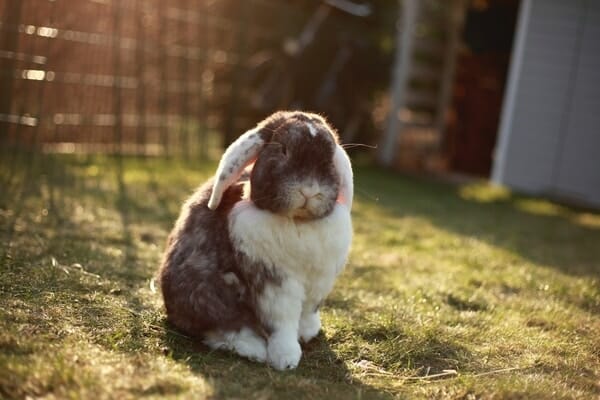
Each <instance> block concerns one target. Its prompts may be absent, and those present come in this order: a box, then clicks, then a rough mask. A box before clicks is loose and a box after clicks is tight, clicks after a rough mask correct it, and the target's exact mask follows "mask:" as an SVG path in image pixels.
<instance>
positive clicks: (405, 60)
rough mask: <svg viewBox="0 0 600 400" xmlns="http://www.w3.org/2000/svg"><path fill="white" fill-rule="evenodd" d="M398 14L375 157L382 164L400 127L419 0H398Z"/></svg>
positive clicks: (389, 157) (390, 153)
mask: <svg viewBox="0 0 600 400" xmlns="http://www.w3.org/2000/svg"><path fill="white" fill-rule="evenodd" d="M399 9H400V15H399V18H398V20H399V22H400V26H399V27H398V31H397V36H396V54H395V60H394V71H393V78H392V104H391V108H390V113H389V116H388V124H387V128H386V131H385V133H384V136H383V138H382V140H381V142H380V144H379V154H378V161H379V163H381V164H382V165H384V166H388V167H389V166H391V165H392V164H393V162H394V159H395V156H396V152H397V151H398V139H399V137H400V134H401V130H402V123H401V121H400V110H401V109H402V107H403V105H404V99H405V95H406V88H407V87H408V74H409V70H410V64H411V57H412V47H413V42H414V36H415V35H414V34H415V28H416V25H417V19H418V14H419V0H403V1H401V2H400V7H399Z"/></svg>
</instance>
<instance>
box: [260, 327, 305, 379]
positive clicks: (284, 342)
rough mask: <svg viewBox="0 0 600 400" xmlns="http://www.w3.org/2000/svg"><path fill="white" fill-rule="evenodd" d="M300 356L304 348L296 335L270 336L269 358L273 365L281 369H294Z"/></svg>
mask: <svg viewBox="0 0 600 400" xmlns="http://www.w3.org/2000/svg"><path fill="white" fill-rule="evenodd" d="M300 357H302V349H301V348H300V343H298V340H297V339H296V337H295V336H290V335H281V334H274V335H273V336H271V337H270V338H269V345H268V347H267V359H268V361H269V364H270V365H271V367H273V368H275V369H276V370H279V371H283V370H285V369H294V368H296V367H297V366H298V363H299V362H300Z"/></svg>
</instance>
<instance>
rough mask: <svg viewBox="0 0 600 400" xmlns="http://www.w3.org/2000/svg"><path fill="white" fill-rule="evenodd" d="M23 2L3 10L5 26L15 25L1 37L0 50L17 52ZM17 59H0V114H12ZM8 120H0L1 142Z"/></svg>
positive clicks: (15, 2)
mask: <svg viewBox="0 0 600 400" xmlns="http://www.w3.org/2000/svg"><path fill="white" fill-rule="evenodd" d="M21 9H22V2H21V1H7V2H6V4H5V6H4V10H2V16H3V20H4V21H3V22H4V24H10V25H14V26H15V28H14V29H12V27H11V26H8V27H7V28H5V31H4V33H2V36H1V37H0V50H7V51H14V52H16V51H17V48H18V44H19V30H18V26H19V22H20V21H21ZM15 64H16V58H14V57H8V58H0V114H6V115H8V114H10V110H11V105H12V94H13V83H14V78H15V77H14V69H15ZM5 119H6V118H0V142H2V141H4V140H6V139H7V138H8V130H9V124H10V122H8V121H5Z"/></svg>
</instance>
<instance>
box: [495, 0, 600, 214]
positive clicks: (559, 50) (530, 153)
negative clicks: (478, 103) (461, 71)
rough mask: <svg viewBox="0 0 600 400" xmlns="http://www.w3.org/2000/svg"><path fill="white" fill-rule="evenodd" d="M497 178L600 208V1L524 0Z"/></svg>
mask: <svg viewBox="0 0 600 400" xmlns="http://www.w3.org/2000/svg"><path fill="white" fill-rule="evenodd" d="M492 179H493V181H495V182H497V183H500V184H504V185H507V186H509V187H513V188H515V189H517V190H520V191H523V192H527V193H532V194H540V195H549V196H552V197H559V198H566V199H570V200H577V201H579V202H582V203H586V204H590V205H594V206H600V1H598V0H568V1H565V0H522V1H521V6H520V11H519V17H518V22H517V30H516V35H515V42H514V46H513V56H512V60H511V65H510V72H509V76H508V84H507V88H506V92H505V96H504V105H503V110H502V116H501V122H500V127H499V131H498V139H497V145H496V148H495V157H494V164H493V170H492Z"/></svg>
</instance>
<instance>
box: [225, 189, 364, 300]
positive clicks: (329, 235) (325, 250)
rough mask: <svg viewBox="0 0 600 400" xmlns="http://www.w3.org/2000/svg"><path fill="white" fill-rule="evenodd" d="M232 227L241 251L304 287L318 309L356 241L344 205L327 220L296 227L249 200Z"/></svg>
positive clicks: (240, 206)
mask: <svg viewBox="0 0 600 400" xmlns="http://www.w3.org/2000/svg"><path fill="white" fill-rule="evenodd" d="M229 227H230V236H231V239H232V241H233V242H234V247H235V248H236V249H237V250H239V251H242V252H243V253H245V254H246V256H248V257H249V258H250V259H252V260H253V261H258V262H261V263H263V264H266V265H267V266H268V267H270V268H272V269H273V271H274V272H276V273H277V274H278V275H280V276H283V277H284V278H291V279H293V280H294V281H296V282H298V283H299V284H300V285H301V286H302V289H303V292H304V293H302V295H303V299H302V300H303V301H304V302H305V303H308V304H311V303H314V305H316V304H318V303H319V302H320V301H322V300H323V298H324V297H325V296H327V294H328V293H329V292H330V291H331V289H332V287H333V284H334V281H335V278H336V276H337V275H338V274H339V273H340V272H341V270H342V268H343V267H344V264H345V263H346V259H347V257H348V252H349V250H350V244H351V241H352V222H351V219H350V211H349V210H348V208H347V207H346V206H345V205H343V204H336V206H335V207H334V210H333V211H332V212H331V214H329V215H328V216H327V217H324V218H321V219H318V220H313V221H306V222H299V223H296V222H295V221H293V220H291V219H289V218H286V217H282V216H279V215H276V214H273V213H270V212H268V211H264V210H261V209H259V208H256V207H255V206H254V204H253V203H252V202H250V201H248V200H245V201H241V202H239V203H237V204H236V205H235V207H234V208H233V210H232V211H231V213H230V216H229Z"/></svg>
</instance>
